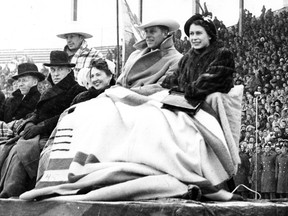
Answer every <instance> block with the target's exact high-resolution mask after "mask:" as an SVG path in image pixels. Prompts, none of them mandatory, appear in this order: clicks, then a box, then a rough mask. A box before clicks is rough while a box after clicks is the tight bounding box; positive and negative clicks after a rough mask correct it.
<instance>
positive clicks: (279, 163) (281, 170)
mask: <svg viewBox="0 0 288 216" xmlns="http://www.w3.org/2000/svg"><path fill="white" fill-rule="evenodd" d="M275 173H276V178H277V193H288V154H280V155H278V156H277V159H276V169H275Z"/></svg>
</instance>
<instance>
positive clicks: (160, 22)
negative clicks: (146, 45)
mask: <svg viewBox="0 0 288 216" xmlns="http://www.w3.org/2000/svg"><path fill="white" fill-rule="evenodd" d="M152 26H167V27H168V28H169V32H172V31H176V30H178V29H179V27H180V24H179V23H178V22H176V21H175V20H169V19H159V20H154V21H151V22H148V23H145V24H142V25H140V26H138V28H139V29H141V30H145V28H148V27H152Z"/></svg>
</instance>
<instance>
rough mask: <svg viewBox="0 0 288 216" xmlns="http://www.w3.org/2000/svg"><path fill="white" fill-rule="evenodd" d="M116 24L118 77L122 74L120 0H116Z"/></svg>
mask: <svg viewBox="0 0 288 216" xmlns="http://www.w3.org/2000/svg"><path fill="white" fill-rule="evenodd" d="M116 14H117V15H116V23H117V24H116V25H117V31H116V32H117V53H116V56H117V62H116V65H117V68H116V69H117V71H116V78H117V77H118V76H119V75H120V52H119V51H120V46H119V0H116Z"/></svg>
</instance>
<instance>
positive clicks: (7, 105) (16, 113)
mask: <svg viewBox="0 0 288 216" xmlns="http://www.w3.org/2000/svg"><path fill="white" fill-rule="evenodd" d="M40 96H41V94H40V92H39V91H38V88H37V86H33V87H32V88H31V89H30V91H29V92H28V94H27V95H26V96H25V97H24V98H23V95H22V94H21V92H20V90H19V89H18V90H16V91H14V92H13V93H12V97H9V98H7V99H6V100H5V102H4V104H3V106H2V107H1V110H0V120H2V121H4V122H6V123H8V122H11V121H13V120H18V119H21V118H25V117H26V116H27V114H29V113H32V112H33V111H34V110H35V108H36V105H37V103H38V101H39V99H40ZM22 98H23V100H22Z"/></svg>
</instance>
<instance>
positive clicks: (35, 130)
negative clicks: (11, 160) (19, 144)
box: [22, 124, 43, 140]
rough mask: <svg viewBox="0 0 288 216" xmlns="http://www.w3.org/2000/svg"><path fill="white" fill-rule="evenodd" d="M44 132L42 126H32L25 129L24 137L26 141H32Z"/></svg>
mask: <svg viewBox="0 0 288 216" xmlns="http://www.w3.org/2000/svg"><path fill="white" fill-rule="evenodd" d="M42 130H43V127H42V126H39V125H34V124H32V125H31V126H29V127H26V128H25V129H24V131H23V134H22V137H23V139H25V140H27V139H31V138H33V137H35V136H37V135H38V134H41V133H42Z"/></svg>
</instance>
